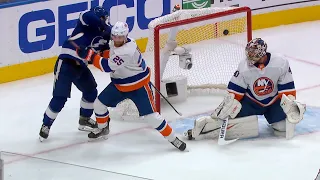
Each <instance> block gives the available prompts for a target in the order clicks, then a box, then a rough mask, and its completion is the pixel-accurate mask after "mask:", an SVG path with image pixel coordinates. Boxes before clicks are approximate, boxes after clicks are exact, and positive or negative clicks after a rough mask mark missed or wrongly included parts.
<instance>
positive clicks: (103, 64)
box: [92, 51, 126, 72]
mask: <svg viewBox="0 0 320 180" xmlns="http://www.w3.org/2000/svg"><path fill="white" fill-rule="evenodd" d="M106 57H108V51H104V53H103V57H101V56H100V55H96V56H95V57H94V58H93V60H92V61H93V65H94V66H95V67H96V68H98V69H100V70H101V71H103V72H111V71H115V70H117V69H119V68H122V67H123V66H124V64H125V59H126V55H113V56H111V57H109V58H106Z"/></svg>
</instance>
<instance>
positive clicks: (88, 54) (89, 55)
mask: <svg viewBox="0 0 320 180" xmlns="http://www.w3.org/2000/svg"><path fill="white" fill-rule="evenodd" d="M76 51H77V54H78V56H79V57H80V58H82V59H85V60H86V61H89V62H91V61H93V58H94V57H95V56H96V55H97V54H96V53H95V52H94V51H93V50H92V49H91V48H89V47H79V48H78V49H77V50H76Z"/></svg>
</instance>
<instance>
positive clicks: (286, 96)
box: [278, 60, 306, 131]
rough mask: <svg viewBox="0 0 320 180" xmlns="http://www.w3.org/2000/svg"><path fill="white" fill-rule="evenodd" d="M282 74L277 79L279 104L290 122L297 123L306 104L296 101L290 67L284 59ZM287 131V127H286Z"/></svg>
mask: <svg viewBox="0 0 320 180" xmlns="http://www.w3.org/2000/svg"><path fill="white" fill-rule="evenodd" d="M282 71H283V73H282V75H281V76H280V78H279V81H278V93H279V98H281V102H280V106H281V107H282V109H283V111H284V112H285V113H286V115H287V120H288V121H289V122H290V123H293V124H297V123H299V122H300V121H301V120H302V119H303V115H304V112H305V111H306V105H305V104H302V103H300V102H298V101H296V90H295V86H294V81H293V77H292V71H291V69H290V65H289V62H288V61H287V60H286V61H285V65H284V66H283V67H282ZM287 131H288V128H287Z"/></svg>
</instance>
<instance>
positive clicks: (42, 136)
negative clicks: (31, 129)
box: [39, 124, 50, 142]
mask: <svg viewBox="0 0 320 180" xmlns="http://www.w3.org/2000/svg"><path fill="white" fill-rule="evenodd" d="M49 132H50V127H49V126H46V125H44V124H42V126H41V129H40V133H39V140H40V142H42V141H44V140H45V139H47V138H48V136H49Z"/></svg>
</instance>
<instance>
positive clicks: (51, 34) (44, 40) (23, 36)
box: [0, 0, 181, 66]
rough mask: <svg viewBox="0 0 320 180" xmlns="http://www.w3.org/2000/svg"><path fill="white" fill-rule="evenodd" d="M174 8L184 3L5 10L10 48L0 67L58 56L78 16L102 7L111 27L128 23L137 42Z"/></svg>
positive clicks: (60, 3) (126, 0)
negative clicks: (115, 24) (120, 22)
mask: <svg viewBox="0 0 320 180" xmlns="http://www.w3.org/2000/svg"><path fill="white" fill-rule="evenodd" d="M175 4H181V0H105V1H100V2H99V0H93V1H78V2H74V1H72V0H55V1H46V2H41V3H34V4H28V5H24V6H17V7H13V8H7V9H2V10H1V11H0V16H1V19H0V22H1V24H3V25H4V26H3V27H2V29H5V31H6V32H7V33H9V34H10V36H11V37H8V34H7V35H6V34H3V33H2V35H1V39H2V42H1V43H3V46H6V47H8V45H9V48H10V51H8V50H4V49H1V50H0V51H2V52H1V54H2V55H1V56H4V57H3V58H1V60H0V61H1V64H0V66H5V65H10V64H16V63H21V62H26V61H30V60H37V59H41V58H46V57H52V56H56V55H57V54H58V53H59V51H60V46H61V45H62V44H63V42H64V41H65V40H66V39H67V38H68V36H69V35H70V34H71V32H72V30H73V29H74V27H75V25H76V21H77V19H78V17H79V14H80V13H81V12H83V11H85V10H88V9H90V8H91V7H93V6H97V5H102V6H103V7H104V8H105V9H106V10H107V11H109V13H110V21H111V24H113V23H115V22H116V21H118V20H119V21H125V22H127V23H128V25H129V29H130V36H131V37H133V38H136V39H138V38H142V37H147V35H148V24H149V22H150V21H151V20H153V19H154V18H157V17H159V16H163V15H166V14H169V13H170V12H171V10H172V8H173V7H174V5H175ZM4 17H5V18H4ZM11 53H14V56H12V54H11ZM3 59H6V60H3Z"/></svg>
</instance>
